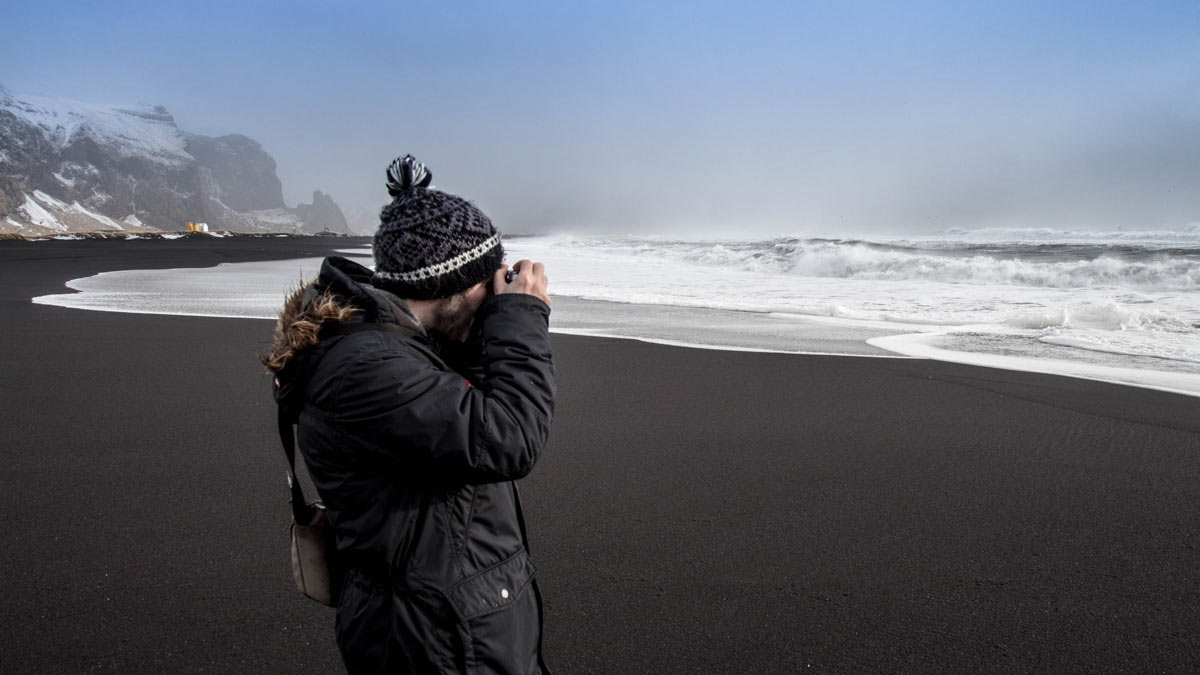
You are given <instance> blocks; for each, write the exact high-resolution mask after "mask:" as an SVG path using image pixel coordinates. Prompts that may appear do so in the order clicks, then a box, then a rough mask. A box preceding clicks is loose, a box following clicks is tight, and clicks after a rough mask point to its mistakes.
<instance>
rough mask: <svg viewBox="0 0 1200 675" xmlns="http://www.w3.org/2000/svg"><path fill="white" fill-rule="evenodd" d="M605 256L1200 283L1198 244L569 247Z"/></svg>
mask: <svg viewBox="0 0 1200 675" xmlns="http://www.w3.org/2000/svg"><path fill="white" fill-rule="evenodd" d="M581 244H583V245H585V246H586V247H587V248H589V249H591V250H594V251H597V252H600V251H603V253H604V254H606V255H609V256H619V257H620V256H628V257H631V258H635V259H636V258H646V257H653V258H658V259H661V260H662V261H664V262H667V261H673V262H676V263H684V264H694V265H705V266H715V267H723V268H727V269H728V268H733V269H741V270H746V271H753V272H760V273H774V274H789V275H797V276H803V277H821V278H834V279H864V280H876V281H904V280H921V281H938V282H946V283H956V284H986V285H997V284H1000V285H1013V286H1032V287H1042V288H1126V289H1134V290H1153V291H1164V290H1165V291H1189V290H1196V289H1200V247H1191V248H1188V247H1176V248H1162V247H1147V246H1138V245H1132V244H1128V243H1123V244H1113V245H1105V244H1062V243H1055V244H1040V243H1029V244H994V243H988V244H974V243H969V242H963V241H955V242H946V241H937V242H924V243H922V244H919V245H914V244H894V243H875V242H866V241H853V240H849V241H847V240H829V239H775V240H770V241H757V242H694V241H693V242H684V241H673V242H666V241H638V240H634V239H625V240H613V239H592V240H583V241H578V240H577V241H574V242H572V245H574V246H579V245H581Z"/></svg>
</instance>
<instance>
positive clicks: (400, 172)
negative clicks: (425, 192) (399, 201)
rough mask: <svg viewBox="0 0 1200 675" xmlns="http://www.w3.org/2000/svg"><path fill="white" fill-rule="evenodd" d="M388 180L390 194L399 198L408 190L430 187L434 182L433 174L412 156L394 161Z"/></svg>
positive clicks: (388, 172) (388, 173) (389, 169)
mask: <svg viewBox="0 0 1200 675" xmlns="http://www.w3.org/2000/svg"><path fill="white" fill-rule="evenodd" d="M387 178H388V180H387V190H388V194H390V195H391V196H393V197H399V196H400V195H401V194H403V193H404V192H405V191H406V190H411V189H413V188H423V187H429V184H430V183H431V182H432V181H433V173H432V172H431V171H429V169H426V168H425V165H424V164H422V163H420V162H418V161H417V159H416V158H415V157H413V156H412V155H405V156H403V157H397V158H396V159H394V160H392V163H391V165H390V166H388V170H387Z"/></svg>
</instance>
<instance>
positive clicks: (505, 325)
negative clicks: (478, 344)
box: [334, 294, 554, 483]
mask: <svg viewBox="0 0 1200 675" xmlns="http://www.w3.org/2000/svg"><path fill="white" fill-rule="evenodd" d="M549 313H550V310H549V307H547V306H546V304H545V303H544V302H542V301H541V300H538V299H537V298H534V297H532V296H529V295H518V294H507V295H501V296H496V297H493V298H489V299H488V300H486V301H485V302H484V303H483V305H481V306H480V308H479V312H478V313H477V314H476V318H475V320H476V321H477V322H479V323H480V333H481V335H482V342H483V345H482V347H483V379H482V381H481V382H480V383H479V386H472V385H471V384H470V383H469V382H467V380H466V379H465V378H463V376H462V375H460V374H458V373H456V372H454V371H453V370H449V369H445V368H443V367H442V364H441V363H439V362H438V361H437V360H433V359H431V358H430V356H429V355H428V354H427V353H425V352H423V351H421V350H418V349H416V348H411V349H410V348H406V347H405V346H404V345H403V344H400V343H398V342H397V341H396V340H395V339H394V338H392V339H391V340H390V341H388V345H389V347H390V348H387V349H380V350H376V351H367V352H366V353H364V354H363V355H362V356H360V358H358V359H356V360H355V361H354V362H352V363H351V364H350V365H349V367H348V368H347V370H346V371H345V373H344V374H343V376H342V378H341V383H340V384H339V386H338V394H337V397H336V398H337V404H336V406H335V412H334V415H335V420H336V423H337V427H338V429H339V430H340V433H341V435H342V437H343V441H345V443H346V447H347V448H348V449H351V450H352V451H357V452H364V453H367V454H369V455H373V456H377V457H378V458H380V459H382V460H384V463H385V464H387V465H393V466H395V467H396V468H398V469H400V470H402V471H415V472H420V473H418V474H417V475H416V476H415V477H417V478H418V480H419V479H421V478H423V477H425V476H426V473H425V472H427V471H431V472H432V473H433V475H429V476H428V478H430V479H436V478H439V477H441V478H445V479H447V480H452V481H455V482H468V483H490V482H497V481H503V480H513V479H517V478H522V477H524V476H525V475H527V474H528V473H529V472H530V471H531V470H532V469H533V466H534V464H535V463H536V462H537V459H538V457H539V455H540V454H541V451H542V448H543V447H544V446H545V444H546V441H547V438H548V437H549V433H550V422H551V418H552V417H553V413H554V365H553V361H552V360H551V352H550V336H549V331H548V321H549ZM380 339H383V338H380Z"/></svg>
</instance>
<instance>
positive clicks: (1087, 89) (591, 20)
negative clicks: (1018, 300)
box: [0, 0, 1200, 236]
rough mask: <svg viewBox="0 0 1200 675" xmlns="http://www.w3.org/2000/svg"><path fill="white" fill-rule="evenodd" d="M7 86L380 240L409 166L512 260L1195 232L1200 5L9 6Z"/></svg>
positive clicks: (0, 63) (5, 7) (4, 43)
mask: <svg viewBox="0 0 1200 675" xmlns="http://www.w3.org/2000/svg"><path fill="white" fill-rule="evenodd" d="M0 11H2V12H3V13H2V15H3V16H4V17H5V23H6V30H5V38H4V40H0V84H2V85H4V86H5V87H7V88H8V89H9V90H10V91H12V92H14V93H16V94H36V95H43V96H54V97H60V98H69V99H74V100H79V101H90V102H96V103H112V104H128V103H150V104H161V105H164V106H166V108H167V109H168V110H169V111H170V112H171V113H172V114H173V115H174V116H175V119H176V122H177V124H178V125H179V126H180V127H181V128H182V129H184V130H185V131H187V132H190V133H199V134H205V135H212V136H219V135H224V134H230V133H238V134H243V135H246V136H249V137H251V138H253V139H255V140H256V141H258V142H259V143H261V144H262V145H263V147H264V148H265V149H266V150H267V152H269V153H270V154H271V155H272V156H273V157H274V158H275V160H276V163H277V166H278V173H279V177H280V179H281V180H282V182H283V186H284V199H285V201H286V202H287V203H288V205H290V206H295V205H296V204H297V203H298V202H302V201H303V202H307V201H310V200H311V195H312V191H313V190H322V191H324V192H327V193H329V194H331V195H332V196H333V198H334V200H335V201H337V202H338V204H339V205H340V206H341V207H342V209H343V211H344V212H345V213H346V215H347V218H348V219H349V220H350V221H351V225H352V227H355V228H356V229H358V230H360V231H363V232H369V231H371V229H373V227H374V225H375V224H377V214H378V210H379V208H380V207H381V206H382V205H383V204H384V203H386V202H387V200H388V196H387V193H386V190H385V188H384V182H385V180H384V171H385V169H386V167H387V165H388V163H389V162H390V161H391V160H392V159H393V158H394V157H396V156H398V155H403V154H407V153H411V154H413V155H415V156H416V157H417V158H418V159H419V160H420V161H422V162H424V163H425V164H426V165H427V166H428V167H429V168H430V169H431V171H432V172H433V174H434V185H435V186H436V187H438V188H439V189H443V190H446V191H448V192H452V193H455V194H458V195H461V196H463V197H466V198H468V199H471V200H472V201H474V202H476V203H477V204H478V205H479V206H480V207H481V208H483V209H484V211H486V212H487V213H488V214H489V215H491V217H492V219H493V220H494V221H495V222H496V224H497V226H498V227H500V229H501V230H502V231H504V232H508V233H517V232H551V231H572V232H585V231H596V232H611V233H645V234H670V235H679V236H683V235H686V234H688V233H703V234H706V235H717V236H742V235H749V234H754V235H756V236H757V235H800V234H834V235H836V234H851V233H862V232H914V233H928V232H938V231H943V230H948V229H955V228H965V229H976V228H984V227H1030V228H1053V229H1075V230H1086V231H1100V230H1112V229H1116V228H1126V229H1178V228H1182V227H1187V226H1188V225H1189V224H1195V223H1198V222H1200V37H1198V36H1200V2H1196V1H1195V0H1178V1H1162V2H1128V1H1121V2H1111V1H1109V0H1094V1H1091V2H1044V1H1039V2H1026V1H1024V0H1012V1H1006V2H986V3H985V2H963V1H962V0H957V1H953V2H949V1H946V2H942V1H937V2H935V1H929V2H899V1H891V2H888V1H881V2H856V1H853V0H851V1H841V2H839V1H834V0H821V1H812V2H802V1H799V0H795V1H793V2H753V1H750V2H738V3H734V2H724V3H720V2H704V1H703V0H698V1H693V2H670V1H668V2H626V1H624V0H609V1H608V2H602V3H600V2H597V3H582V2H562V1H559V2H551V1H547V2H481V1H479V2H477V1H471V0H462V1H461V2H453V3H407V2H356V1H354V0H343V1H330V0H326V1H324V2H311V1H306V0H299V1H295V2H254V1H252V0H243V1H241V2H226V1H225V0H212V1H209V2H171V1H169V0H156V1H154V2H140V1H138V2H134V1H126V2H105V1H103V0H92V1H91V2H58V1H56V0H42V1H40V2H31V1H28V0H25V1H22V2H13V1H12V0H0Z"/></svg>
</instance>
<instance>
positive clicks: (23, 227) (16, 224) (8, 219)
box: [5, 218, 25, 230]
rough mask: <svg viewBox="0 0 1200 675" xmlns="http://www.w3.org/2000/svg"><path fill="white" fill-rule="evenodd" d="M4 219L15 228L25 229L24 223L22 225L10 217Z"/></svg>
mask: <svg viewBox="0 0 1200 675" xmlns="http://www.w3.org/2000/svg"><path fill="white" fill-rule="evenodd" d="M5 220H7V221H8V224H9V225H12V226H13V227H15V228H17V229H21V230H23V229H25V226H24V225H22V224H21V223H18V222H17V221H15V220H13V219H12V218H5Z"/></svg>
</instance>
